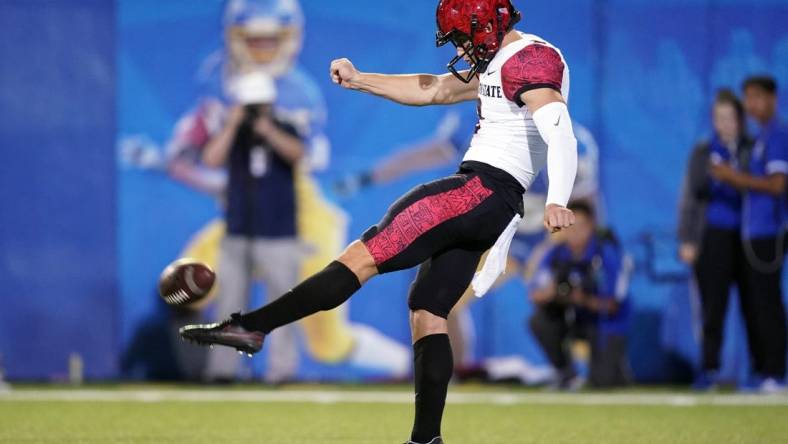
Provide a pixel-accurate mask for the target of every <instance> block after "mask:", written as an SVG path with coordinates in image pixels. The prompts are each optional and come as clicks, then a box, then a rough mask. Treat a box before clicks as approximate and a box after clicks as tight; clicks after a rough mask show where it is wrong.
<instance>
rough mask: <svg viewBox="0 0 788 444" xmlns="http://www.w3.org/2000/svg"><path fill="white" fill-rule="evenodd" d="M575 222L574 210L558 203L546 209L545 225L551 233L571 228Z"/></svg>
mask: <svg viewBox="0 0 788 444" xmlns="http://www.w3.org/2000/svg"><path fill="white" fill-rule="evenodd" d="M574 224H575V214H574V213H572V210H569V209H567V208H565V207H562V206H560V205H556V204H550V205H548V206H547V207H546V208H545V211H544V227H545V228H547V230H548V231H550V232H551V233H555V232H557V231H561V230H563V229H564V228H569V227H571V226H572V225H574Z"/></svg>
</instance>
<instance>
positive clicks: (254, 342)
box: [179, 313, 265, 356]
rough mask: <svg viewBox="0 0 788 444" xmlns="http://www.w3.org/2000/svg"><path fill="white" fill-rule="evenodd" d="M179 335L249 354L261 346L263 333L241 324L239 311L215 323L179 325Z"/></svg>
mask: <svg viewBox="0 0 788 444" xmlns="http://www.w3.org/2000/svg"><path fill="white" fill-rule="evenodd" d="M179 332H180V335H181V337H182V338H183V339H186V340H187V341H191V342H196V343H197V344H200V345H208V346H211V347H213V346H214V345H224V346H226V347H232V348H234V349H236V350H238V352H240V353H246V354H247V355H249V356H252V354H254V353H257V352H259V351H260V349H261V348H263V339H265V334H263V333H262V332H259V331H249V330H247V329H245V328H243V326H242V325H241V313H233V314H232V315H230V318H229V319H226V320H224V321H222V322H219V323H215V324H196V325H187V326H185V327H181V329H180V331H179Z"/></svg>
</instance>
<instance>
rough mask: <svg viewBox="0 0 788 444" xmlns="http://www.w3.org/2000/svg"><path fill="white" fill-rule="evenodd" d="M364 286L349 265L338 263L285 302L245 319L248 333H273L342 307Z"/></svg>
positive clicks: (294, 291) (287, 296)
mask: <svg viewBox="0 0 788 444" xmlns="http://www.w3.org/2000/svg"><path fill="white" fill-rule="evenodd" d="M359 288H361V284H360V283H359V281H358V277H356V275H355V273H353V272H352V271H351V270H350V269H349V268H347V267H346V266H345V264H343V263H341V262H338V261H334V262H331V263H330V264H328V266H327V267H326V268H324V269H323V270H322V271H320V272H319V273H317V274H315V275H313V276H312V277H310V278H308V279H307V280H305V281H304V282H301V283H300V284H298V285H296V286H295V288H293V289H292V290H290V291H288V292H287V293H285V295H284V296H282V297H281V298H279V299H277V300H275V301H273V302H271V303H270V304H268V305H265V306H264V307H262V308H260V309H257V310H255V311H253V312H251V313H247V314H245V315H243V316H242V317H241V325H243V327H244V328H246V329H247V330H255V331H262V332H263V333H266V334H268V333H270V332H271V330H273V329H275V328H277V327H281V326H283V325H285V324H289V323H291V322H295V321H297V320H299V319H301V318H304V317H306V316H309V315H311V314H314V313H317V312H318V311H325V310H331V309H333V308H336V307H339V306H340V305H342V303H344V302H345V301H346V300H348V299H349V298H350V296H352V295H353V293H355V292H356V291H358V289H359Z"/></svg>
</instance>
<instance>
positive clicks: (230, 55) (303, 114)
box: [121, 0, 411, 377]
mask: <svg viewBox="0 0 788 444" xmlns="http://www.w3.org/2000/svg"><path fill="white" fill-rule="evenodd" d="M303 23H304V19H303V14H302V11H301V7H300V5H299V3H298V1H297V0H228V1H227V2H226V4H225V8H224V18H223V29H224V47H223V48H221V49H219V50H217V51H215V52H214V53H213V54H211V55H210V56H208V57H207V58H206V60H205V61H204V63H203V65H202V67H201V69H200V72H199V78H200V80H201V81H202V82H203V83H204V86H205V88H204V89H205V91H206V93H205V95H204V96H203V97H202V98H201V99H200V100H199V102H198V103H197V104H196V105H195V106H194V107H193V109H192V110H191V111H189V112H188V113H187V114H186V115H184V116H183V117H182V118H181V119H180V120H179V121H178V123H177V124H176V127H175V131H174V135H173V137H172V139H171V140H170V141H169V142H168V143H167V146H166V150H165V151H166V152H165V154H164V155H163V156H162V155H160V154H157V153H161V150H157V149H156V147H155V146H154V144H151V143H150V142H149V141H147V140H146V139H145V138H144V137H133V138H129V139H127V140H126V141H125V142H122V143H121V150H122V153H121V155H122V157H123V158H124V159H126V161H127V162H131V163H135V164H137V165H138V166H144V167H147V168H160V169H166V171H167V172H168V173H169V175H170V176H171V177H172V178H173V179H175V180H178V181H180V182H182V183H184V184H187V185H189V186H191V187H193V188H195V189H197V190H200V191H202V192H205V193H207V194H210V195H212V196H215V197H217V198H219V199H221V196H222V194H223V191H224V188H225V185H226V175H225V173H224V172H223V171H219V170H215V169H211V168H208V167H205V166H204V165H202V164H201V161H200V158H201V154H202V150H203V148H204V146H205V144H206V143H207V142H208V140H209V139H210V138H211V136H212V135H214V134H216V133H217V132H218V131H219V130H220V129H221V127H222V123H223V120H224V118H225V113H226V111H227V100H226V97H227V94H228V91H227V85H230V84H232V81H233V79H234V78H236V77H237V76H239V75H241V74H244V73H248V72H250V71H262V72H265V73H266V74H268V75H270V76H272V77H273V78H274V79H275V83H276V89H277V90H278V91H287V92H288V93H287V94H279V95H278V96H277V99H276V103H275V104H274V106H275V107H276V109H277V112H278V115H280V116H282V117H283V118H284V119H285V120H286V121H287V123H289V124H290V125H292V126H293V127H295V128H296V129H297V130H298V131H299V133H300V134H301V136H302V137H303V138H304V139H305V140H306V141H307V148H308V155H307V157H306V160H305V161H304V162H302V163H303V164H302V165H301V166H300V168H299V171H298V174H297V175H296V176H297V177H296V180H295V182H296V183H295V189H296V199H297V202H296V207H297V211H298V217H297V225H298V227H297V228H298V236H299V238H300V239H301V240H302V241H303V242H304V243H305V245H306V246H307V248H308V249H309V251H308V255H307V257H306V259H305V260H304V262H303V265H302V270H301V276H302V279H303V278H306V277H307V276H310V275H312V274H314V273H316V272H317V271H319V270H320V269H322V268H323V267H324V266H325V265H326V264H327V263H329V262H330V261H331V260H332V259H333V258H334V257H335V256H336V255H337V254H339V253H340V252H341V251H342V248H343V247H344V245H345V243H346V239H345V233H346V227H347V220H346V216H345V214H344V213H343V212H342V210H341V209H339V208H338V207H336V206H335V205H333V204H332V203H330V202H329V201H327V200H326V199H325V198H324V196H323V193H322V192H321V190H320V187H319V184H318V183H317V181H316V180H315V179H314V177H312V176H311V173H313V172H316V171H320V170H322V169H325V168H327V166H328V163H329V159H330V144H329V141H328V139H327V138H326V136H325V134H324V132H323V128H324V125H325V123H326V106H325V103H324V99H323V96H322V93H321V91H320V90H319V88H318V87H317V85H316V84H315V82H314V80H313V79H312V78H311V77H310V76H309V75H308V74H307V73H305V72H304V71H303V70H302V69H300V67H299V66H298V63H297V60H298V55H299V53H300V50H301V44H302V40H303ZM224 232H225V226H224V223H223V221H221V220H214V221H211V222H210V223H209V224H207V225H206V226H205V227H204V228H203V229H202V230H200V231H199V232H198V233H196V234H195V235H194V236H193V238H192V240H191V241H190V242H189V243H188V245H187V246H186V247H185V248H184V251H183V252H182V256H188V257H192V258H195V259H198V260H201V261H203V262H205V263H207V264H216V263H217V260H218V252H219V244H220V241H221V239H222V237H223V235H224ZM219 285H221V283H219ZM300 325H301V327H302V331H303V333H304V335H303V336H304V339H305V342H306V349H307V351H308V353H309V354H310V356H311V357H312V358H313V359H315V360H316V361H319V362H322V363H329V364H334V363H347V364H351V365H354V366H358V367H360V368H364V369H368V370H373V371H380V372H384V373H387V374H389V375H391V376H395V377H401V376H404V375H406V374H407V373H408V372H409V371H410V367H411V362H410V361H411V358H410V351H409V349H408V348H406V347H404V346H403V345H402V344H400V343H399V342H397V341H395V340H392V339H390V338H388V337H386V336H384V335H383V334H381V333H380V332H379V331H377V330H375V329H374V328H372V327H370V326H367V325H363V324H357V323H352V322H350V320H349V319H348V312H347V307H346V306H341V307H339V308H337V309H335V310H331V311H327V312H319V313H316V314H314V315H312V316H310V317H308V318H305V319H303V320H302V321H301V322H300Z"/></svg>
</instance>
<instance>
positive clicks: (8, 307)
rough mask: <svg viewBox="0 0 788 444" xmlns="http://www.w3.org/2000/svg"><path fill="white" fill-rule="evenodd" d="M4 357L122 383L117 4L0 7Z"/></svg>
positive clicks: (27, 2)
mask: <svg viewBox="0 0 788 444" xmlns="http://www.w3.org/2000/svg"><path fill="white" fill-rule="evenodd" d="M0 60H2V63H0V150H1V151H2V157H3V161H2V162H0V202H2V209H1V210H0V282H2V293H1V294H0V354H2V361H3V363H4V364H5V367H6V369H7V372H8V376H9V377H12V378H36V379H40V378H51V377H55V378H58V377H62V376H64V375H65V374H66V371H67V365H66V362H67V359H68V356H69V354H70V353H79V354H80V355H82V357H83V359H84V360H85V362H86V364H87V365H86V372H87V376H89V377H93V378H104V377H110V376H113V375H115V374H116V371H117V370H116V369H117V359H118V355H119V351H118V350H119V348H118V342H117V338H118V334H117V333H118V325H119V317H118V315H119V313H118V291H117V288H118V280H117V258H118V254H117V249H116V245H117V241H116V233H117V217H116V202H117V194H116V192H115V177H116V172H115V151H114V149H113V146H114V140H115V5H114V3H113V2H108V1H100V0H72V1H68V2H57V1H45V0H3V1H2V2H0Z"/></svg>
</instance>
